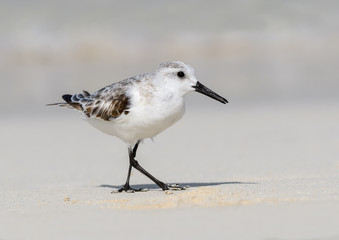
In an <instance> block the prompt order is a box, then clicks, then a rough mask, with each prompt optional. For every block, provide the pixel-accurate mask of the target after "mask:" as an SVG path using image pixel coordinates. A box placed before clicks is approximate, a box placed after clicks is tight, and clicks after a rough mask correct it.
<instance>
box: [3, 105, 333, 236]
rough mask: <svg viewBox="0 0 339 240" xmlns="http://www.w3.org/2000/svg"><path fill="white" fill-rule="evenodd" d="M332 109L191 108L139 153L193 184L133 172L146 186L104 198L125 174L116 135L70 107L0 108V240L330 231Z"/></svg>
mask: <svg viewBox="0 0 339 240" xmlns="http://www.w3.org/2000/svg"><path fill="white" fill-rule="evenodd" d="M206 104H207V106H212V102H208V103H206ZM201 107H205V106H201ZM338 107H339V103H338V102H335V101H334V102H332V101H328V102H318V103H315V102H313V103H310V102H309V103H305V102H299V103H284V104H278V103H277V104H253V105H241V104H238V105H237V104H229V105H228V106H227V107H225V106H216V107H214V108H213V109H212V110H204V111H200V110H199V108H196V107H191V108H190V107H188V109H187V113H186V115H185V117H184V119H182V120H181V121H180V122H179V123H178V124H176V125H175V126H173V127H172V128H170V129H168V130H167V131H165V132H163V133H162V134H160V135H159V136H158V137H156V138H155V139H154V142H152V141H150V140H146V141H145V142H144V144H142V145H141V147H140V151H139V152H138V155H137V159H138V161H139V162H140V163H141V164H142V165H143V166H144V168H146V169H147V170H149V171H150V172H151V173H153V174H154V175H155V176H157V177H159V178H160V179H161V180H163V181H166V182H168V183H179V184H181V185H183V186H186V185H189V186H190V188H189V189H187V190H185V191H167V192H162V191H160V190H159V189H158V188H157V187H156V186H155V185H154V184H152V182H150V181H149V180H148V179H147V178H145V177H144V176H142V175H141V174H139V173H137V172H135V171H134V172H133V174H132V180H131V183H132V185H133V186H136V187H146V188H148V189H149V191H148V192H141V193H133V194H132V193H121V194H111V191H113V190H114V189H117V188H118V187H120V186H121V184H122V183H123V182H124V181H125V177H126V172H127V167H128V165H127V164H128V161H127V149H126V147H125V145H124V143H122V142H120V141H119V140H118V139H114V138H112V137H110V136H105V135H103V134H101V133H100V132H98V131H97V130H95V129H93V128H91V127H90V126H89V125H87V123H86V122H84V121H81V120H80V119H79V116H78V115H77V114H76V113H75V112H69V111H67V110H62V109H57V108H52V109H51V108H49V109H43V110H41V111H40V112H38V113H37V114H35V115H24V116H23V117H19V116H20V115H12V116H7V117H5V118H3V119H2V120H1V126H0V130H1V133H2V134H1V138H0V140H1V146H2V151H1V162H0V164H1V165H0V186H1V188H0V229H1V231H0V239H114V238H117V239H155V238H156V239H173V238H180V239H207V238H216V239H326V240H332V239H339V151H338V149H339V125H338V122H339V111H338V109H339V108H338ZM207 109H208V108H207Z"/></svg>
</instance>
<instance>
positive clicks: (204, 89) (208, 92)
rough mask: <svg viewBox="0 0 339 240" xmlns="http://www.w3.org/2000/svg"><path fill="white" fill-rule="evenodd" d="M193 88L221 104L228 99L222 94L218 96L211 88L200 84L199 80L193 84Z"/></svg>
mask: <svg viewBox="0 0 339 240" xmlns="http://www.w3.org/2000/svg"><path fill="white" fill-rule="evenodd" d="M193 88H194V89H195V91H196V92H199V93H202V94H204V95H206V96H209V97H210V98H213V99H215V100H217V101H219V102H221V103H223V104H226V103H228V101H227V100H226V99H225V98H223V97H222V96H219V95H218V94H216V93H215V92H213V91H212V90H211V89H209V88H207V87H205V86H204V85H202V84H201V83H200V82H197V85H195V86H193Z"/></svg>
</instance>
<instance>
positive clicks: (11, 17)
mask: <svg viewBox="0 0 339 240" xmlns="http://www.w3.org/2000/svg"><path fill="white" fill-rule="evenodd" d="M0 36H1V37H0V83H1V95H0V98H1V103H0V104H1V133H2V134H1V135H2V137H1V145H2V146H3V148H4V149H3V158H4V159H5V161H3V162H2V163H3V164H4V165H5V166H4V167H2V171H3V174H5V175H6V174H7V175H6V176H7V180H8V179H12V180H13V181H22V182H24V180H20V179H25V178H23V176H24V174H26V172H27V168H26V167H30V169H31V170H30V171H31V174H29V175H27V179H28V176H29V177H30V179H33V178H34V177H35V178H38V180H37V181H38V182H41V181H40V180H41V179H43V180H44V182H46V181H47V179H48V178H49V177H51V176H52V175H53V174H54V175H53V176H54V177H55V178H56V179H59V180H61V179H64V180H65V182H68V183H69V182H70V181H72V180H74V179H76V177H75V176H78V177H79V182H83V178H84V177H85V176H86V174H84V173H83V172H82V173H81V171H80V173H79V166H78V164H80V163H82V162H83V161H84V159H87V162H86V164H87V166H86V164H85V165H84V166H83V168H82V171H85V172H86V173H87V174H92V179H95V181H97V182H99V183H109V182H112V176H117V177H116V178H117V180H116V182H118V183H119V182H121V183H122V180H124V178H125V174H126V173H125V171H122V169H127V161H125V160H126V159H125V158H126V157H127V153H126V149H125V147H124V145H123V144H122V143H120V141H119V140H116V139H114V138H112V137H109V136H106V137H105V136H103V135H102V134H101V133H99V132H98V131H97V130H95V129H92V128H90V127H89V126H87V125H86V123H85V122H84V121H81V120H79V116H78V115H77V114H75V113H74V112H72V111H68V110H65V109H59V108H56V107H45V106H44V105H45V104H47V103H53V102H58V101H60V100H61V95H62V94H64V93H78V92H81V91H82V90H83V89H84V90H87V91H89V92H94V91H96V90H98V89H100V88H101V87H103V86H106V85H109V84H111V83H113V82H116V81H119V80H122V79H124V78H127V77H130V76H134V75H138V74H141V73H145V72H152V71H154V70H155V69H156V67H157V66H158V64H159V63H161V62H164V61H168V60H180V61H183V62H185V63H187V64H190V65H191V66H193V67H194V68H195V70H196V75H197V78H198V80H199V81H201V82H202V83H204V84H205V85H206V86H208V87H210V88H211V89H213V90H215V91H216V92H218V93H219V94H220V95H223V96H224V97H226V98H227V99H228V100H229V102H230V103H229V104H228V105H226V106H224V105H222V104H219V103H217V102H213V101H212V100H210V99H207V98H205V97H204V96H202V95H199V94H193V93H192V94H189V95H188V96H187V114H186V116H185V117H184V119H183V120H182V121H181V122H180V123H178V125H176V126H175V127H173V129H174V130H171V131H166V132H165V133H162V134H161V135H159V137H158V138H157V139H161V141H160V140H159V141H156V143H155V144H145V147H144V148H143V149H145V150H140V151H141V152H140V154H144V156H143V158H144V159H149V161H153V160H152V159H156V158H159V157H162V152H167V153H168V154H167V155H166V158H168V161H167V160H164V162H163V163H161V164H158V165H153V166H152V167H153V168H155V169H158V171H159V172H163V174H165V176H166V177H167V179H171V174H170V173H167V171H166V170H167V168H168V167H170V165H171V164H173V162H171V161H170V159H178V158H180V156H181V155H180V154H179V152H182V153H186V154H188V155H187V157H189V158H192V159H196V163H195V166H191V163H189V162H185V161H179V160H178V161H176V162H175V164H177V165H179V166H180V167H182V169H186V171H190V174H191V176H190V174H188V173H187V172H184V171H182V172H179V173H178V174H177V175H179V176H181V174H182V176H187V179H189V180H192V179H193V180H194V177H193V176H195V175H194V174H200V175H197V176H196V179H197V181H198V180H199V179H200V178H201V179H205V177H206V176H210V177H212V176H217V175H218V174H216V173H215V172H219V176H223V175H225V176H227V177H229V176H231V174H233V173H240V174H243V175H246V174H252V175H253V176H257V175H260V174H263V175H264V174H267V173H271V174H273V175H274V174H275V173H277V172H279V173H281V171H282V169H285V170H284V171H283V173H284V174H289V173H292V172H293V173H298V172H310V173H314V172H317V171H322V170H323V172H324V171H325V172H326V171H327V170H331V171H335V172H336V173H337V172H338V169H339V162H338V155H339V154H338V149H339V139H338V136H339V129H338V122H339V117H338V114H339V113H338V110H339V109H338V106H339V94H338V93H339V1H336V0H323V1H317V0H308V1H302V0H293V1H286V0H281V1H280V0H276V1H270V0H255V1H252V0H243V1H237V0H227V1H224V0H212V1H202V0H194V1H193V0H187V1H180V0H172V1H156V0H148V1H130V0H127V1H115V0H97V1H90V0H82V1H79V0H67V1H66V0H49V1H46V0H44V1H43V0H30V1H26V0H1V1H0ZM201 126H208V127H206V128H205V127H204V128H201ZM198 127H200V132H199V133H197V132H194V131H193V130H194V129H197V128H198ZM183 132H185V134H182V133H183ZM186 133H187V134H186ZM178 135H179V136H180V138H181V141H180V142H178V141H176V140H175V139H176V138H177V137H178ZM74 136H77V142H75V143H74ZM162 136H164V137H162ZM165 136H166V137H165ZM87 138H89V139H95V143H96V147H93V146H92V145H91V144H93V142H92V141H93V140H91V141H86V139H87ZM211 138H212V139H211ZM74 144H77V145H79V146H81V147H82V148H84V149H86V148H91V149H92V152H86V153H85V152H81V153H80V152H79V151H73V150H74V148H69V147H68V146H69V145H74ZM196 146H198V147H201V148H200V149H204V150H203V151H200V152H199V151H198V152H196V151H195V150H196ZM112 148H115V149H112ZM154 149H159V150H158V155H156V153H154V151H155V150H154ZM143 151H144V152H143ZM113 153H114V154H117V158H118V159H121V162H122V164H125V165H123V166H124V167H125V168H124V167H116V168H115V166H116V164H117V163H116V162H114V161H113V160H112V159H109V158H107V157H106V156H107V155H109V154H113ZM97 156H100V157H102V159H101V160H100V164H101V165H100V164H99V165H98V161H93V158H94V159H95V157H97ZM211 156H222V158H221V159H220V162H219V161H218V160H214V161H216V162H211V164H209V166H208V167H207V166H206V161H205V159H206V158H208V159H209V158H210V157H211ZM46 158H47V159H46ZM71 159H72V160H71ZM104 159H105V160H104ZM199 159H200V160H201V161H198V160H199ZM301 159H303V161H301ZM45 160H48V161H46V162H45ZM61 160H63V161H65V162H67V166H68V170H67V171H68V173H67V171H66V172H62V173H61V172H60V171H59V172H57V173H53V174H52V170H51V169H52V168H53V167H58V166H59V164H61V163H60V161H61ZM154 161H156V160H154ZM65 162H64V163H63V164H65ZM70 164H74V165H73V167H74V168H73V170H72V167H71V165H70ZM32 166H33V167H32ZM88 166H90V167H88ZM215 166H218V169H216V168H215ZM95 168H101V169H97V170H94V169H95ZM208 169H209V170H208ZM40 170H41V171H40ZM91 171H92V172H91ZM207 171H210V172H207ZM99 172H100V173H102V174H101V175H100V176H101V178H102V179H98V177H99V176H98V175H97V174H98V173H99ZM151 172H152V171H151ZM51 174H52V175H51ZM62 174H64V175H62ZM67 174H68V175H67ZM166 174H167V175H166ZM3 176H4V175H3ZM43 176H45V177H43ZM67 176H68V177H67ZM176 177H178V176H176ZM39 179H40V180H39ZM120 179H121V180H120ZM175 179H178V178H174V179H173V181H175ZM187 179H183V181H186V180H187ZM210 180H211V179H210ZM48 181H54V180H53V179H50V180H48ZM114 182H115V180H114Z"/></svg>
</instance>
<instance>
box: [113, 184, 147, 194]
mask: <svg viewBox="0 0 339 240" xmlns="http://www.w3.org/2000/svg"><path fill="white" fill-rule="evenodd" d="M147 191H148V189H147V188H131V186H129V185H127V186H126V185H125V186H123V187H122V188H120V189H118V190H113V191H112V192H111V193H120V192H127V193H134V192H147Z"/></svg>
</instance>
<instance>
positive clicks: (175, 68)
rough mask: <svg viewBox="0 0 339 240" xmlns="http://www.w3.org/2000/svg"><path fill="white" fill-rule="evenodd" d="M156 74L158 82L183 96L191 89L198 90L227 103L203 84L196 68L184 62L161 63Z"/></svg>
mask: <svg viewBox="0 0 339 240" xmlns="http://www.w3.org/2000/svg"><path fill="white" fill-rule="evenodd" d="M155 74H156V76H155V80H156V81H157V82H160V83H161V85H162V86H164V87H165V88H166V89H168V90H170V91H172V92H176V93H177V94H180V95H181V96H184V95H185V94H187V93H189V92H191V91H197V92H200V93H202V94H204V95H207V96H209V97H211V98H213V99H215V100H218V101H219V102H222V103H227V100H226V99H225V98H223V97H221V96H219V95H218V94H216V93H215V92H213V91H212V90H210V89H208V88H207V87H205V86H204V85H202V84H201V83H200V82H199V81H198V80H197V78H196V77H195V75H194V69H193V68H192V67H191V66H190V65H187V64H185V63H183V62H179V61H170V62H165V63H161V64H160V65H159V67H158V68H157V70H156V72H155Z"/></svg>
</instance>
